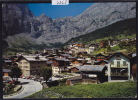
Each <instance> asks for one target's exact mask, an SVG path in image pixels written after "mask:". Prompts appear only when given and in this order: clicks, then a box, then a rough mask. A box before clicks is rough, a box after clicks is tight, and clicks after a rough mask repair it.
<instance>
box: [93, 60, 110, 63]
mask: <svg viewBox="0 0 138 100" xmlns="http://www.w3.org/2000/svg"><path fill="white" fill-rule="evenodd" d="M102 62H105V63H106V64H108V61H107V60H100V61H95V62H94V63H95V64H99V63H102Z"/></svg>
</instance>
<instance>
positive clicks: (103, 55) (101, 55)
mask: <svg viewBox="0 0 138 100" xmlns="http://www.w3.org/2000/svg"><path fill="white" fill-rule="evenodd" d="M97 56H105V55H103V54H101V53H99V54H97V55H96V57H97Z"/></svg>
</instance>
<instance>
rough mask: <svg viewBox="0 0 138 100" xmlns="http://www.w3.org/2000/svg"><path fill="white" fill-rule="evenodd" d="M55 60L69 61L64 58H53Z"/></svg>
mask: <svg viewBox="0 0 138 100" xmlns="http://www.w3.org/2000/svg"><path fill="white" fill-rule="evenodd" d="M55 60H57V61H70V60H69V59H66V58H55Z"/></svg>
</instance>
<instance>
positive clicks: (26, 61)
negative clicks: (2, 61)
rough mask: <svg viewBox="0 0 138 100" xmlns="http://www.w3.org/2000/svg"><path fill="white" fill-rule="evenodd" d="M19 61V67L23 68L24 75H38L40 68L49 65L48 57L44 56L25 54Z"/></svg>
mask: <svg viewBox="0 0 138 100" xmlns="http://www.w3.org/2000/svg"><path fill="white" fill-rule="evenodd" d="M17 61H18V63H17V64H18V67H20V68H21V70H22V72H23V75H24V76H33V75H38V74H39V71H40V68H42V67H47V64H46V61H47V58H45V57H44V56H36V55H35V56H28V55H23V56H21V57H19V58H18V60H17Z"/></svg>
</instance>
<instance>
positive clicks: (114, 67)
mask: <svg viewBox="0 0 138 100" xmlns="http://www.w3.org/2000/svg"><path fill="white" fill-rule="evenodd" d="M107 60H108V81H112V80H130V58H129V57H128V56H126V55H124V54H123V53H119V52H118V53H114V54H113V55H111V56H110V57H109V58H108V59H107Z"/></svg>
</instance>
